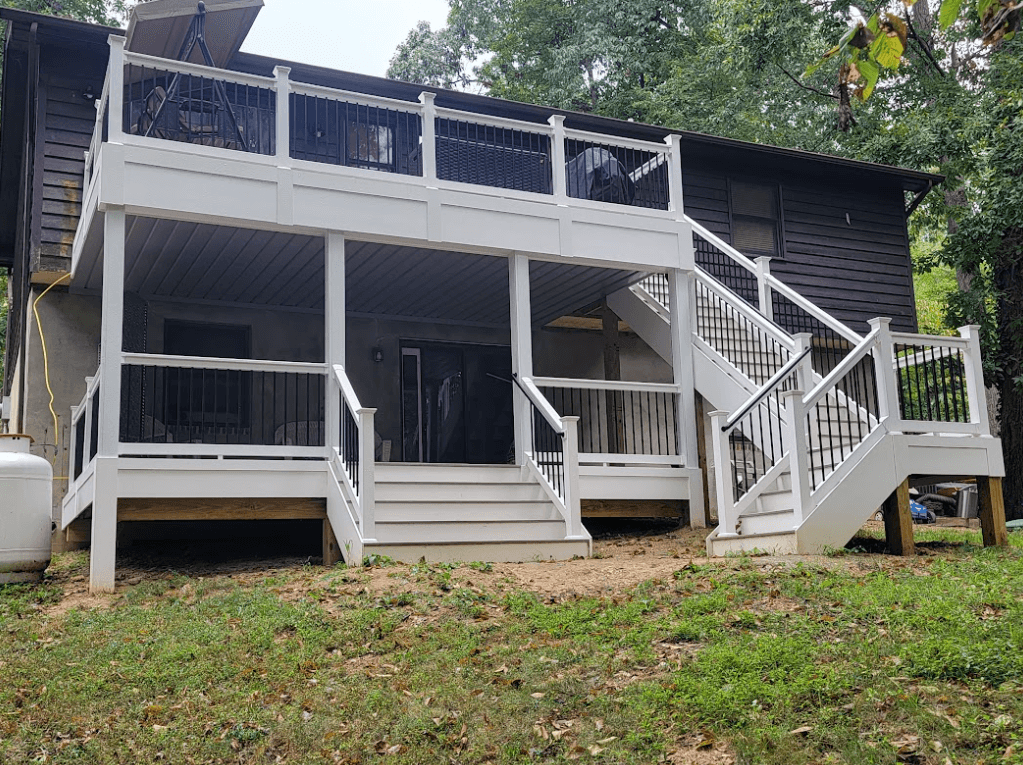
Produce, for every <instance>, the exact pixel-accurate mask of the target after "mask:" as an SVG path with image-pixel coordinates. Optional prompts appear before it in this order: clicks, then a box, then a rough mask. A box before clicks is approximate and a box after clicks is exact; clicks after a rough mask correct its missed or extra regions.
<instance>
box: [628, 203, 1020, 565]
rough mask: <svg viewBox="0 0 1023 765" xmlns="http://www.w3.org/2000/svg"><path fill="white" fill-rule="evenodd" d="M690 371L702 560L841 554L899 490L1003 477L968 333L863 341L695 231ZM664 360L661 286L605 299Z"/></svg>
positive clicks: (882, 330)
mask: <svg viewBox="0 0 1023 765" xmlns="http://www.w3.org/2000/svg"><path fill="white" fill-rule="evenodd" d="M690 222H691V224H692V226H693V231H694V244H695V249H696V259H697V263H698V264H699V267H698V268H697V270H696V273H695V301H694V305H693V315H692V316H691V317H690V323H691V325H692V326H693V328H694V329H693V348H694V354H693V363H694V373H695V378H696V389H697V391H699V392H700V393H701V394H702V395H703V396H704V398H705V399H706V400H707V401H708V402H709V403H710V405H711V406H712V407H713V408H714V409H715V410H716V411H715V412H714V413H713V414H712V416H711V428H710V432H709V435H708V450H711V449H713V463H714V466H715V471H714V472H715V477H714V493H715V497H716V499H717V507H718V521H719V524H718V526H717V528H716V529H715V530H714V531H713V532H712V534H711V535H710V536H709V537H708V540H707V548H708V552H709V554H711V555H722V554H727V553H734V552H744V551H745V552H749V551H753V550H761V551H771V552H777V553H791V552H819V551H821V550H823V549H825V548H828V547H841V546H842V545H844V544H845V543H846V542H847V541H848V540H849V539H850V538H851V537H852V536H853V534H854V533H855V532H856V530H857V529H859V528H860V526H861V525H862V524H863V522H864V521H866V520H867V519H869V518H870V517H871V516H872V515H873V514H874V513H875V512H876V511H877V508H878V507H879V506H880V505H881V504H882V503H883V502H884V500H885V499H886V498H887V497H888V496H889V495H890V494H891V492H892V491H894V490H895V488H896V487H897V486H898V485H899V484H901V483H902V482H903V481H905V480H906V479H907V478H909V477H910V476H927V475H978V476H979V475H1002V474H1003V472H1004V470H1003V467H1002V459H1001V450H1000V443H999V441H998V439H995V438H992V437H991V435H990V431H989V427H988V423H987V409H986V402H985V400H984V388H983V380H982V375H981V372H980V369H981V365H980V348H979V342H978V338H977V335H976V328H973V327H967V328H963V329H962V330H960V334H961V335H962V336H961V337H959V338H953V337H932V336H925V335H910V334H904V333H894V332H891V331H890V329H889V326H888V320H887V319H875V320H873V321H872V322H870V324H871V331H870V332H869V333H868V334H867V336H865V337H864V336H861V335H859V334H858V333H856V332H855V331H853V330H852V329H850V328H849V327H847V326H846V325H844V324H842V323H841V322H840V321H838V320H837V319H835V318H834V317H832V316H830V315H829V314H828V313H827V312H825V311H823V310H822V309H821V308H819V307H818V306H816V305H814V304H813V303H811V302H810V301H808V300H807V299H806V298H804V297H803V296H802V295H800V294H799V293H797V292H796V291H795V290H793V289H792V288H790V287H789V286H787V285H785V284H784V283H783V282H781V281H780V280H778V279H777V278H775V277H773V276H772V275H771V274H770V269H769V259H758V260H756V261H754V260H751V259H749V258H747V257H745V256H744V255H743V254H742V253H740V252H738V251H737V250H735V249H734V248H733V247H731V246H730V245H729V244H728V243H726V242H724V241H723V240H721V239H720V238H718V237H717V236H715V235H714V234H713V233H711V232H710V231H708V230H707V229H705V228H704V227H702V226H701V225H700V224H698V223H696V222H695V221H690ZM608 303H609V305H610V306H611V308H612V309H613V310H614V311H615V312H616V313H617V314H618V315H619V316H620V317H621V318H622V319H623V320H625V321H626V322H627V323H628V324H629V325H630V326H631V327H632V328H633V329H634V330H635V331H636V332H637V333H638V334H639V335H640V336H641V337H642V338H643V339H644V340H645V341H646V342H647V343H648V344H649V345H650V346H651V347H652V348H653V349H654V350H655V351H657V352H658V353H659V354H660V355H661V356H662V357H663V358H665V359H666V360H668V361H670V359H671V331H672V330H671V326H670V318H669V310H668V289H667V280H666V279H665V278H664V277H663V276H661V275H652V276H650V277H648V278H647V279H645V280H643V281H642V282H640V283H638V284H636V285H633V286H632V287H630V288H629V289H626V290H621V291H619V292H617V293H615V294H614V295H611V296H609V298H608Z"/></svg>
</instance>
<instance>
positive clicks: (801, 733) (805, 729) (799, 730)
mask: <svg viewBox="0 0 1023 765" xmlns="http://www.w3.org/2000/svg"><path fill="white" fill-rule="evenodd" d="M812 730H813V726H812V725H804V726H802V727H800V728H796V729H795V730H790V731H789V735H790V736H805V735H806V734H807V733H809V732H810V731H812Z"/></svg>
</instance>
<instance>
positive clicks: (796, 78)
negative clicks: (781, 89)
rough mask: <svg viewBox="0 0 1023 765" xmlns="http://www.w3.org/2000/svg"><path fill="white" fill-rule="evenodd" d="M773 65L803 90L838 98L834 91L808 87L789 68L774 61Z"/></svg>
mask: <svg viewBox="0 0 1023 765" xmlns="http://www.w3.org/2000/svg"><path fill="white" fill-rule="evenodd" d="M775 66H777V67H778V68H779V69H781V71H782V72H783V73H784V74H785V76H786V77H788V78H789V79H790V80H792V81H793V82H794V83H796V85H798V86H799V87H801V88H802V89H803V90H806V91H809V92H810V93H816V94H817V95H818V96H824V97H825V98H833V99H835V100H836V101H837V100H838V96H836V95H835V94H834V93H825V92H824V91H823V90H817V88H813V87H810V86H809V85H806V84H804V83H802V82H800V81H799V78H798V77H796V76H795V75H793V74H792V73H791V72H789V70H788V69H786V68H785V67H783V66H782V65H781V64H779V63H777V62H775Z"/></svg>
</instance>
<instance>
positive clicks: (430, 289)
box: [75, 216, 642, 326]
mask: <svg viewBox="0 0 1023 765" xmlns="http://www.w3.org/2000/svg"><path fill="white" fill-rule="evenodd" d="M95 245H96V246H94V247H91V248H87V249H86V252H85V253H84V254H83V258H82V263H81V264H80V266H79V271H78V274H77V275H76V278H75V286H76V287H79V288H82V289H87V290H99V289H100V288H101V286H102V270H103V269H102V254H101V247H100V246H99V242H96V243H95ZM345 271H346V276H345V279H346V284H345V292H346V301H347V310H348V311H349V312H354V313H360V314H383V315H388V316H403V317H409V318H415V319H435V320H443V321H451V322H467V323H476V324H492V325H500V326H507V324H508V321H509V293H508V261H507V259H506V258H503V257H498V256H488V255H477V254H469V253H460V252H451V251H448V250H437V249H428V248H420V247H412V246H403V245H395V244H379V243H375V242H359V241H351V240H349V241H348V242H347V243H346V246H345ZM640 276H642V273H640V272H637V271H633V270H620V269H608V268H593V267H589V266H580V265H571V264H565V263H551V262H546V261H533V262H532V263H531V266H530V293H531V300H532V320H533V323H534V324H535V325H543V324H546V323H548V322H550V321H552V320H554V319H556V318H558V317H559V316H564V315H566V314H569V313H572V312H574V311H576V310H578V309H580V308H583V307H585V306H588V305H590V304H592V303H594V302H596V301H598V300H600V298H601V297H603V296H604V295H607V294H609V293H611V292H614V291H616V290H618V289H621V288H622V287H624V286H626V285H627V284H629V283H630V282H634V281H635V280H636V279H637V278H639V277H640ZM125 288H126V290H127V291H128V292H133V293H137V294H138V295H140V296H142V297H143V298H145V299H148V300H154V299H161V298H163V299H175V300H186V301H213V302H218V303H234V304H247V305H254V306H260V307H267V306H281V307H287V308H297V309H310V310H317V309H321V308H322V306H323V299H324V243H323V239H322V237H317V236H308V235H304V234H292V233H282V232H272V231H259V230H255V229H242V228H234V227H227V226H217V225H210V224H202V223H192V222H184V221H173V220H158V219H153V218H142V217H137V216H129V217H128V219H127V221H126V239H125Z"/></svg>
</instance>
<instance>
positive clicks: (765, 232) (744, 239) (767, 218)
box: [729, 181, 781, 256]
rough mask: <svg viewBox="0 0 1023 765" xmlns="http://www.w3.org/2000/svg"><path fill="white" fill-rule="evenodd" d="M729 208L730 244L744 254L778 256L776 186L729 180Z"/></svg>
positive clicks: (779, 251) (779, 252) (779, 253)
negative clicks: (730, 214) (730, 213)
mask: <svg viewBox="0 0 1023 765" xmlns="http://www.w3.org/2000/svg"><path fill="white" fill-rule="evenodd" d="M729 191H730V193H731V208H732V245H733V246H734V247H735V249H737V250H739V252H742V253H743V254H748V255H751V256H758V255H781V248H780V247H779V243H778V240H779V236H778V223H779V221H780V219H781V214H780V209H779V208H780V206H779V204H778V187H777V186H774V185H771V184H766V183H750V182H747V181H731V182H729Z"/></svg>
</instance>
